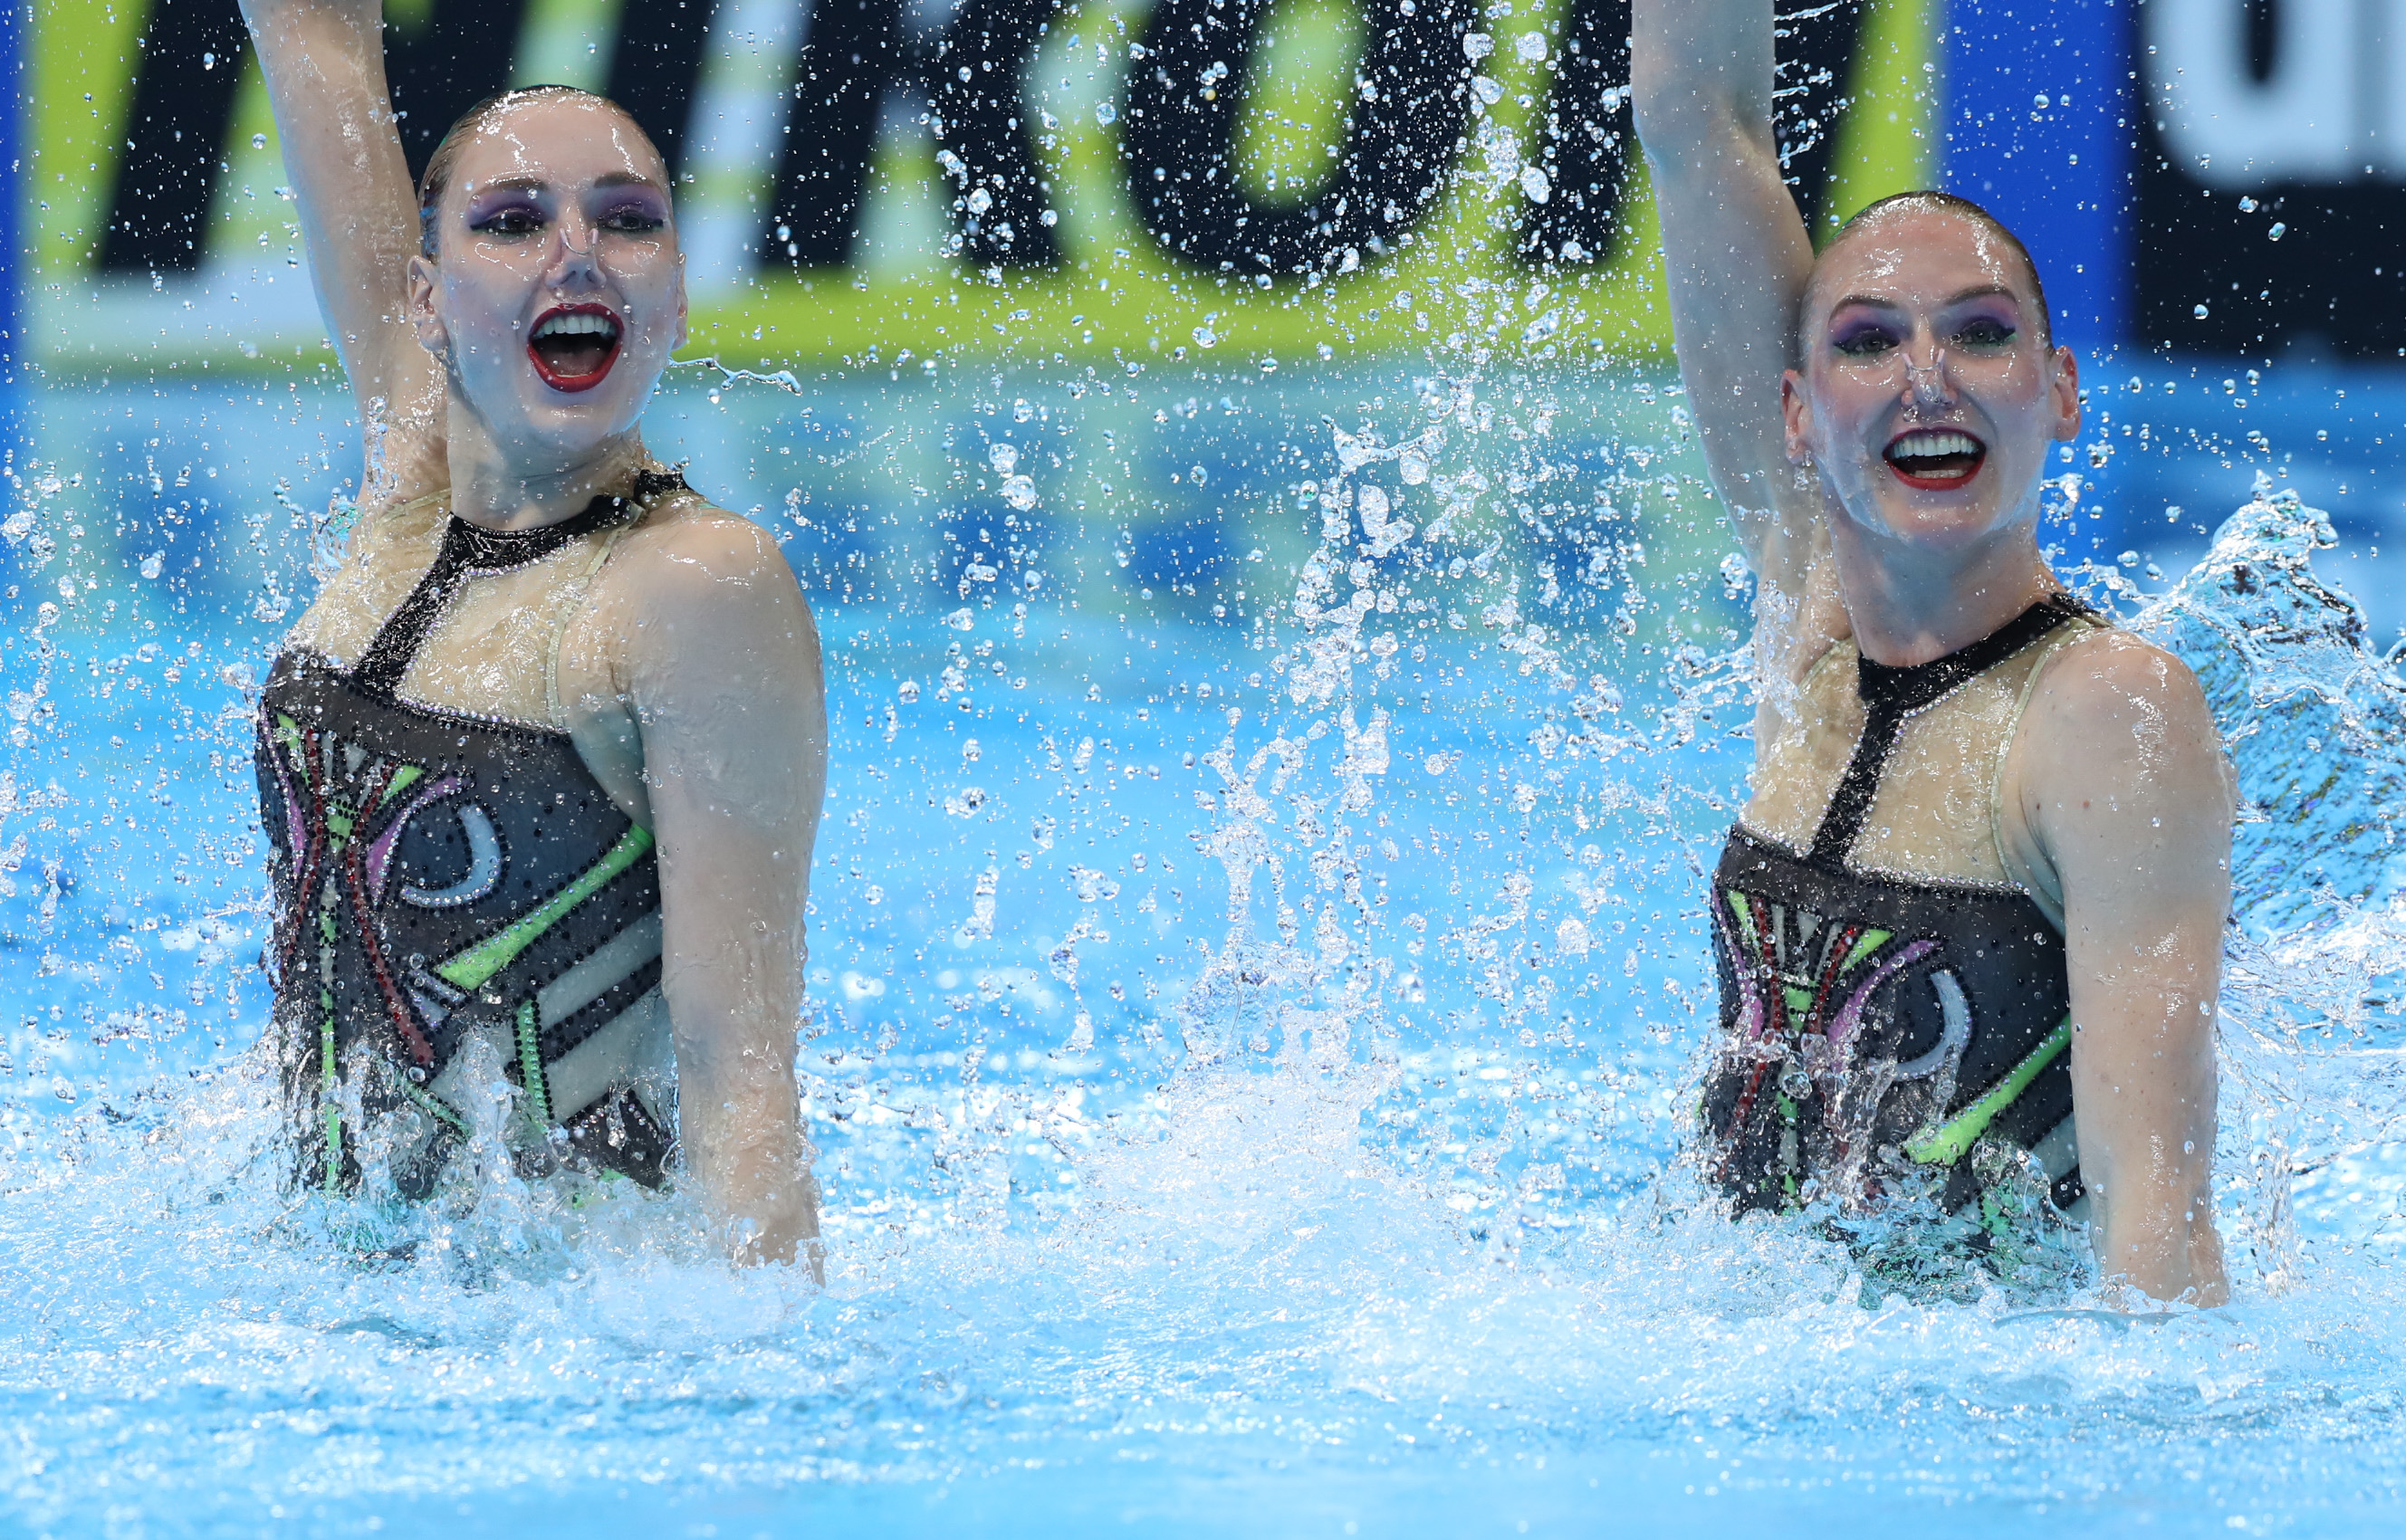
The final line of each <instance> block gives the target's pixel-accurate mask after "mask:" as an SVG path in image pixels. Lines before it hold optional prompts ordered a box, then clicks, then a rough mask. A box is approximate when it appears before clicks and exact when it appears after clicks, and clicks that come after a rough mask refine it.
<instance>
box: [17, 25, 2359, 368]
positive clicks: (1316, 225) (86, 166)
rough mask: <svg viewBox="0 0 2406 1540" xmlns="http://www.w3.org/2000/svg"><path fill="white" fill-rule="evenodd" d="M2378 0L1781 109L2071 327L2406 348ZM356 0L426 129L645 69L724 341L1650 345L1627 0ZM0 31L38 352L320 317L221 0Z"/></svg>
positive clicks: (1870, 33) (800, 354)
mask: <svg viewBox="0 0 2406 1540" xmlns="http://www.w3.org/2000/svg"><path fill="white" fill-rule="evenodd" d="M1190 13H1192V14H1190ZM388 15H389V21H390V42H389V57H390V62H391V73H392V81H393V91H394V95H395V99H396V101H397V102H398V104H399V106H400V108H401V110H402V112H403V137H404V140H405V142H406V144H407V146H408V148H409V153H410V157H411V161H412V163H413V166H415V165H419V164H422V163H423V162H424V159H425V157H426V155H427V154H428V153H429V152H430V151H431V150H432V147H433V143H434V141H435V139H436V138H437V137H438V136H439V135H440V134H441V131H442V130H443V128H444V127H445V126H446V125H447V124H448V123H449V122H450V120H452V119H453V117H455V116H456V115H457V114H458V113H459V111H460V109H461V108H463V107H465V106H467V105H468V104H469V103H471V102H473V101H474V100H476V99H477V98H479V97H481V96H483V95H485V94H487V93H488V92H493V91H496V90H499V89H501V88H502V87H504V86H507V85H510V84H517V83H527V82H531V81H535V80H559V81H565V82H567V83H571V84H576V85H585V86H589V87H593V88H595V89H598V90H602V91H605V92H609V93H610V94H612V95H613V96H615V97H616V98H617V99H618V100H620V101H621V102H623V103H625V104H626V105H627V106H629V107H630V109H631V110H632V111H633V112H634V114H635V116H636V117H637V118H638V119H639V120H642V121H643V122H644V125H645V126H646V127H647V128H648V129H649V130H650V132H651V134H652V135H653V137H654V138H655V139H656V140H658V143H659V145H660V148H661V149H662V150H663V152H664V153H665V154H666V155H667V157H668V159H669V162H670V164H671V166H672V170H673V172H674V174H675V176H676V177H677V179H678V182H679V185H680V191H681V194H682V196H683V199H684V216H685V224H686V240H687V245H688V248H689V252H690V256H691V261H692V272H693V277H694V282H695V287H696V291H697V294H698V296H699V297H700V298H701V302H702V303H701V307H700V311H699V315H698V318H699V324H698V326H697V329H696V342H697V344H698V345H699V346H701V347H702V348H705V349H708V350H713V351H715V352H717V353H719V354H720V355H721V356H722V357H724V358H726V359H727V360H729V361H730V362H734V361H743V362H757V361H759V360H790V361H798V362H809V363H813V364H816V365H818V366H821V367H825V366H827V365H828V364H836V365H838V366H842V365H843V364H846V363H849V364H852V365H856V366H861V367H868V366H872V365H873V366H879V367H885V368H888V369H892V368H895V367H897V365H898V360H899V364H900V366H901V367H916V368H919V369H923V370H924V369H927V368H930V367H941V360H946V359H954V360H959V359H964V358H968V357H979V356H989V355H996V354H1014V353H1015V354H1017V355H1020V356H1022V357H1025V358H1028V359H1031V360H1033V359H1038V358H1045V359H1049V355H1051V354H1052V353H1054V352H1058V353H1061V354H1062V355H1063V356H1064V358H1065V359H1067V358H1069V357H1077V358H1080V359H1083V360H1087V361H1089V362H1092V361H1095V360H1100V359H1111V360H1115V361H1117V362H1120V363H1122V364H1125V363H1131V362H1133V363H1147V362H1150V361H1153V360H1161V359H1165V358H1167V359H1175V358H1178V357H1179V356H1180V352H1179V350H1180V349H1182V348H1183V349H1185V350H1187V353H1188V354H1190V355H1199V354H1203V353H1208V352H1210V351H1212V350H1214V349H1219V348H1223V347H1225V348H1229V349H1232V350H1234V351H1235V352H1237V353H1242V354H1245V355H1246V356H1248V357H1249V358H1251V359H1253V360H1256V361H1258V360H1259V358H1260V357H1262V356H1265V355H1267V356H1269V357H1271V358H1273V359H1275V358H1279V357H1285V358H1289V359H1303V358H1309V357H1310V356H1313V355H1319V354H1321V353H1322V352H1323V349H1324V350H1326V354H1327V356H1336V355H1338V354H1344V355H1359V354H1362V353H1365V352H1370V353H1376V352H1380V351H1389V350H1393V349H1394V348H1397V347H1408V346H1422V345H1423V344H1424V343H1425V342H1426V341H1428V340H1429V339H1427V338H1426V337H1425V336H1424V335H1423V333H1424V332H1426V331H1427V330H1428V328H1429V327H1430V326H1431V325H1432V324H1433V323H1431V322H1430V321H1428V320H1427V319H1426V318H1424V312H1422V311H1417V310H1416V308H1415V307H1414V306H1413V305H1410V304H1405V305H1403V306H1401V307H1398V306H1396V305H1395V304H1393V303H1392V302H1393V299H1394V296H1395V295H1396V294H1397V293H1399V292H1409V291H1410V290H1412V289H1413V288H1414V287H1415V286H1417V287H1419V288H1421V289H1422V290H1427V288H1428V286H1430V285H1431V284H1436V285H1437V286H1439V288H1440V289H1442V290H1447V291H1452V290H1458V288H1459V287H1460V285H1461V282H1462V280H1463V279H1465V278H1468V277H1483V278H1487V279H1491V280H1495V281H1518V280H1519V279H1521V277H1522V276H1545V277H1546V278H1547V280H1548V281H1549V282H1550V283H1553V284H1556V285H1563V286H1567V287H1568V288H1569V289H1571V290H1575V291H1577V292H1578V293H1579V294H1580V295H1581V296H1582V297H1583V304H1582V305H1581V307H1580V315H1579V317H1578V324H1577V325H1575V326H1569V327H1566V328H1565V330H1564V338H1563V343H1562V346H1563V347H1564V349H1565V350H1567V351H1569V352H1577V351H1578V350H1581V349H1585V350H1587V351H1589V352H1602V353H1606V354H1611V355H1628V354H1634V353H1642V352H1652V351H1658V350H1660V349H1661V348H1662V347H1663V346H1665V345H1666V344H1667V341H1668V335H1667V321H1666V318H1665V317H1664V316H1663V312H1662V310H1661V308H1660V307H1659V306H1658V305H1657V304H1654V303H1653V301H1654V295H1655V293H1656V290H1654V289H1653V287H1652V286H1651V283H1650V278H1651V275H1652V274H1653V272H1654V270H1655V267H1656V263H1657V258H1656V252H1655V244H1656V243H1655V235H1654V231H1653V225H1652V217H1651V209H1650V207H1649V202H1648V194H1647V190H1646V178H1645V173H1644V170H1643V167H1642V165H1641V164H1640V162H1639V158H1638V157H1637V155H1636V154H1635V148H1634V145H1633V141H1632V135H1631V132H1630V114H1629V109H1628V106H1627V101H1626V85H1627V79H1628V57H1627V45H1626V37H1627V31H1628V24H1629V7H1628V0H1538V3H1536V4H1529V3H1526V0H1518V3H1516V0H1492V3H1489V4H1486V5H1484V6H1479V5H1477V4H1475V0H1424V3H1418V4H1415V3H1411V0H1226V3H1223V0H1156V3H1153V4H1151V5H1146V4H1143V3H1142V0H1089V3H1087V4H1083V5H1055V4H1053V3H1051V0H961V3H960V4H959V5H958V6H957V7H951V8H948V7H945V6H944V5H942V4H941V3H937V4H928V5H922V4H913V5H905V4H903V0H393V3H392V4H391V5H390V6H389V7H388ZM2401 20H2406V18H2400V16H2399V0H2146V3H2144V4H2142V3H2141V0H2052V3H2041V0H1835V3H1833V4H1823V5H1804V6H1798V7H1793V8H1792V10H1791V11H1790V13H1789V15H1788V20H1787V23H1786V25H1785V26H1784V28H1783V35H1782V42H1781V49H1782V57H1783V64H1782V79H1781V87H1782V92H1783V94H1782V98H1781V102H1782V106H1781V131H1782V148H1783V151H1784V153H1785V154H1786V155H1787V157H1788V163H1789V169H1790V176H1791V177H1792V179H1793V180H1794V182H1795V184H1796V188H1797V196H1798V201H1799V203H1800V204H1801V205H1803V207H1804V210H1805V212H1806V216H1807V218H1808V219H1810V220H1811V221H1812V223H1813V226H1814V228H1815V231H1816V233H1817V234H1818V235H1822V236H1826V234H1827V233H1828V232H1829V231H1830V230H1831V229H1832V228H1833V226H1834V224H1835V222H1836V221H1837V220H1839V219H1842V218H1843V217H1844V216H1845V215H1846V214H1847V213H1849V212H1851V211H1852V210H1853V209H1855V208H1858V207H1860V206H1861V205H1862V204H1863V203H1864V202H1866V201H1868V200H1869V199H1870V198H1873V197H1876V196H1878V195H1880V194H1883V193H1886V192H1889V191H1898V190H1900V189H1903V188H1906V187H1912V186H1921V185H1931V184H1932V183H1936V184H1940V185H1944V186H1946V187H1948V188H1951V189H1953V190H1955V191H1960V192H1962V193H1965V194H1966V195H1968V196H1971V197H1974V198H1976V199H1978V200H1979V201H1981V202H1982V203H1985V204H1988V205H1990V206H1991V207H1993V208H1994V209H1995V210H1996V211H1997V212H1998V213H1999V214H2000V215H2001V216H2002V217H2003V218H2004V219H2006V220H2007V222H2008V223H2010V224H2011V225H2012V226H2013V227H2014V228H2015V229H2016V230H2017V231H2018V232H2020V233H2022V234H2023V235H2024V236H2025V238H2026V239H2028V241H2029V243H2030V245H2031V247H2032V249H2033V250H2034V251H2035V252H2036V253H2037V255H2038V257H2039V259H2040V263H2041V267H2042V269H2043V271H2044V273H2045V279H2046V282H2047V286H2048V289H2049V291H2050V297H2051V299H2052V301H2053V303H2054V305H2055V308H2056V309H2057V311H2058V313H2059V315H2058V319H2059V326H2060V327H2061V328H2062V330H2063V331H2064V333H2065V335H2066V337H2067V339H2068V340H2071V341H2073V342H2075V343H2077V344H2079V345H2081V346H2083V347H2084V348H2085V349H2087V350H2089V351H2091V352H2104V351H2110V350H2112V349H2114V348H2116V346H2123V345H2129V344H2137V345H2140V346H2142V347H2143V348H2144V349H2145V350H2146V351H2149V352H2165V351H2177V352H2204V353H2208V354H2224V355H2231V354H2240V355H2257V354H2263V355H2267V356H2275V355H2279V354H2281V353H2285V352H2290V351H2296V350H2302V353H2303V355H2304V356H2306V357H2314V358H2319V357H2324V356H2334V357H2353V358H2373V357H2380V358H2392V359H2394V358H2396V357H2399V356H2400V349H2401V348H2406V307H2401V306H2400V305H2399V304H2398V303H2397V297H2396V294H2395V292H2394V291H2395V288H2396V286H2397V284H2398V282H2399V277H2398V275H2396V274H2394V273H2391V272H2389V271H2388V270H2389V269H2390V268H2391V267H2394V266H2397V265H2398V262H2397V261H2396V260H2395V259H2394V258H2392V257H2390V256H2389V255H2388V247H2390V246H2391V245H2393V244H2394V243H2395V241H2396V238H2397V235H2398V233H2399V230H2400V228H2401V220H2406V29H2401V27H2400V25H2399V22H2400V21H2401ZM0 46H5V47H6V48H7V53H8V57H9V59H10V60H11V61H12V67H13V62H14V61H15V60H16V59H17V58H18V57H19V54H20V53H21V52H22V53H23V54H24V57H25V62H26V63H27V64H29V65H30V69H29V70H28V72H27V73H26V75H25V77H24V80H25V83H26V86H27V88H28V89H24V90H21V91H20V92H17V97H18V100H19V101H20V102H21V103H22V104H26V105H27V106H28V110H27V111H26V112H24V113H23V114H21V119H22V124H21V126H22V128H23V130H24V137H25V139H26V140H27V141H28V143H27V144H26V145H25V146H24V147H23V148H22V150H21V149H20V148H19V147H18V145H17V142H16V139H15V138H14V137H11V138H10V140H9V143H8V146H7V155H6V158H5V162H0V163H6V164H7V165H9V166H11V167H13V168H17V169H18V171H19V173H20V175H21V182H20V197H19V199H18V200H17V205H16V206H15V207H12V208H11V209H10V210H9V211H8V213H9V214H10V215H11V216H14V217H21V218H22V219H24V221H25V225H24V229H25V231H26V233H27V236H28V237H29V239H28V240H25V241H20V240H17V239H14V238H11V239H10V240H9V242H8V249H9V250H10V251H11V252H12V253H20V254H21V255H24V256H27V257H29V258H30V261H26V262H24V263H23V264H22V266H21V268H20V269H19V271H20V275H21V278H23V279H24V280H27V282H26V284H25V287H26V288H27V289H28V290H30V297H31V299H32V301H33V304H32V311H33V315H32V319H33V321H34V323H35V325H34V333H35V335H34V343H35V354H36V356H37V357H39V358H40V359H41V360H44V361H45V362H47V363H48V364H50V366H52V367H54V368H68V369H74V370H78V371H88V370H98V371H102V372H106V371H111V370H120V371H121V370H122V369H124V368H126V367H127V366H129V365H142V366H157V367H165V366H168V365H170V364H172V365H175V366H177V367H181V368H191V367H199V366H201V365H202V364H203V363H204V362H205V363H206V364H207V366H209V367H213V368H227V367H235V368H239V367H241V360H266V359H269V358H275V359H280V360H284V361H285V363H286V364H287V365H288V366H289V365H290V362H291V360H293V359H294V358H295V357H296V354H295V351H294V350H295V349H296V348H298V349H299V353H298V355H297V356H298V357H300V358H301V359H303V360H308V359H310V357H311V355H312V354H313V353H316V352H319V351H320V349H319V343H320V337H319V334H318V327H317V322H316V320H315V316H314V307H313V305H312V304H311V303H310V300H309V295H308V289H307V281H306V274H305V272H304V270H303V267H302V265H301V264H302V257H301V253H300V249H299V245H298V241H297V239H296V230H295V227H294V225H293V223H292V221H291V218H290V216H291V213H292V210H291V208H290V204H289V202H288V201H287V200H286V196H285V193H284V191H283V175H282V170H281V162H280V159H279V152H278V149H277V147H276V142H275V128H274V124H273V123H272V122H271V121H270V120H269V116H268V112H267V106H266V102H265V99H264V95H263V92H262V89H261V86H260V83H259V78H258V72H257V69H256V67H255V64H254V62H253V61H252V59H251V56H250V51H249V49H248V41H247V39H246V37H245V35H244V33H243V29H242V25H241V21H240V17H239V16H238V14H237V12H236V8H235V5H234V0H108V3H105V4H102V3H93V0H32V3H30V4H26V5H21V6H20V7H16V8H13V9H10V10H9V11H8V12H7V20H6V21H5V22H0ZM2393 120H2397V121H2396V122H2393ZM19 127H20V124H18V123H14V122H12V123H10V124H9V125H7V127H6V128H5V129H0V133H6V134H10V135H14V134H16V133H17V131H18V129H19ZM21 156H22V158H21ZM1499 212H1501V213H1503V214H1505V215H1506V216H1507V218H1504V219H1496V218H1495V216H1496V215H1497V214H1498V213H1499ZM95 299H104V300H105V301H106V303H105V304H98V305H95V304H93V303H92V302H93V301H94V300H95ZM11 330H12V331H13V328H11ZM1437 340H1442V336H1441V335H1440V337H1439V338H1438V339H1437ZM905 353H907V354H909V355H910V358H909V359H907V360H903V359H901V355H903V354H905ZM318 361H323V360H322V359H319V360H318Z"/></svg>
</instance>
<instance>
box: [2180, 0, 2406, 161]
mask: <svg viewBox="0 0 2406 1540" xmlns="http://www.w3.org/2000/svg"><path fill="white" fill-rule="evenodd" d="M2254 4H2255V5H2267V4H2269V5H2270V7H2271V15H2270V18H2269V20H2270V21H2271V23H2272V35H2271V37H2270V38H2269V39H2268V41H2270V43H2271V44H2272V47H2271V49H2269V55H2270V57H2269V63H2270V64H2271V69H2270V70H2269V72H2268V73H2267V74H2266V76H2265V78H2262V79H2260V80H2259V79H2258V78H2257V76H2256V68H2255V63H2254V62H2253V61H2252V60H2251V57H2250V54H2251V49H2250V46H2249V37H2248V31H2249V27H2248V22H2249V15H2248V13H2249V11H2250V9H2251V8H2253V7H2251V4H2250V0H2153V4H2151V5H2149V6H2148V7H2146V8H2145V10H2144V11H2143V12H2142V14H2143V15H2144V17H2145V18H2146V37H2147V45H2148V46H2147V64H2148V67H2149V69H2150V71H2151V72H2152V74H2153V77H2154V83H2155V87H2156V91H2155V96H2156V104H2157V105H2156V111H2157V112H2158V114H2159V115H2160V119H2161V125H2162V132H2163V136H2164V143H2165V144H2166V146H2167V147H2169V148H2171V149H2172V153H2173V155H2174V156H2175V158H2176V160H2177V162H2178V163H2179V165H2180V168H2181V169H2182V170H2183V171H2185V172H2187V174H2188V175H2189V176H2191V177H2195V178H2196V179H2197V180H2199V181H2201V182H2202V183H2204V184H2205V185H2206V186H2208V187H2212V188H2217V189H2224V190H2229V191H2240V190H2243V189H2249V188H2260V187H2266V186H2270V185H2272V184H2273V183H2279V182H2309V183H2312V182H2323V183H2329V182H2346V181H2360V180H2362V179H2364V177H2365V174H2366V169H2367V167H2371V168H2373V171H2374V175H2376V176H2378V175H2391V176H2394V175H2398V174H2399V173H2406V152H2401V147H2399V146H2398V145H2397V144H2395V143H2394V142H2393V141H2395V140H2397V139H2399V138H2400V137H2401V136H2402V135H2401V134H2399V133H2398V132H2393V131H2391V130H2390V126H2389V125H2390V124H2391V122H2393V121H2406V89H2401V88H2406V76H2401V75H2400V73H2399V69H2398V67H2397V66H2396V64H2394V63H2392V62H2393V61H2397V60H2399V59H2402V58H2406V50H2401V46H2400V45H2406V38H2401V39H2399V41H2398V43H2395V44H2393V43H2392V42H2391V38H2392V37H2393V36H2395V35H2396V34H2398V33H2399V31H2400V30H2401V24H2406V6H2401V5H2399V0H2254ZM2359 40H2361V42H2360V41H2359ZM2362 43H2371V44H2373V45H2374V46H2375V48H2376V49H2377V50H2378V51H2377V53H2368V52H2367V51H2366V50H2365V49H2364V48H2363V47H2362V46H2361V44H2362ZM2375 58H2378V59H2379V60H2380V61H2381V63H2382V64H2385V65H2387V66H2388V67H2386V68H2383V67H2377V66H2376V67H2370V68H2359V67H2358V62H2359V60H2361V61H2363V62H2364V63H2366V64H2371V63H2372V61H2373V59H2375Z"/></svg>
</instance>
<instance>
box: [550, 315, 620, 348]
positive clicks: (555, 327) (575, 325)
mask: <svg viewBox="0 0 2406 1540" xmlns="http://www.w3.org/2000/svg"><path fill="white" fill-rule="evenodd" d="M617 334H618V323H617V322H616V321H614V320H612V319H611V318H609V317H607V316H599V315H595V314H593V313H591V312H589V311H583V312H573V313H570V314H566V315H557V316H547V317H545V318H544V319H543V321H542V322H541V323H540V324H539V325H537V326H536V327H535V329H534V338H533V340H535V341H538V342H539V341H541V340H542V339H544V338H545V337H575V336H586V335H594V336H603V337H615V336H616V335H617Z"/></svg>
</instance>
